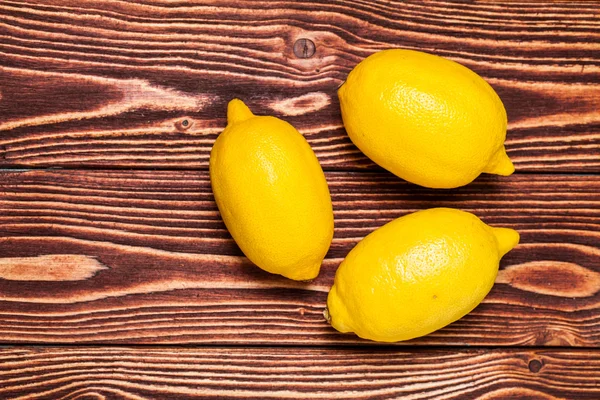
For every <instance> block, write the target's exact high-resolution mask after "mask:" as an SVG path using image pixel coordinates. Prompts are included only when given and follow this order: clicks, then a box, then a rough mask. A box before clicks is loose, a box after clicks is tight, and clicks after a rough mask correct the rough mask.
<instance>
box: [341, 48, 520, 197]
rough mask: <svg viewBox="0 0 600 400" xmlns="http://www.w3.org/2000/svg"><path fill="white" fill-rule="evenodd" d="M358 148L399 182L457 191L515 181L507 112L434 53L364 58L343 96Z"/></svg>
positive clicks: (472, 78) (465, 72)
mask: <svg viewBox="0 0 600 400" xmlns="http://www.w3.org/2000/svg"><path fill="white" fill-rule="evenodd" d="M338 95H339V99H340V105H341V110H342V118H343V120H344V126H345V127H346V130H347V132H348V135H349V136H350V139H351V140H352V142H353V143H354V144H355V145H356V146H357V147H358V148H359V149H360V150H361V151H362V152H363V153H365V154H366V155H367V156H368V157H369V158H370V159H371V160H373V161H374V162H375V163H377V164H379V165H380V166H382V167H383V168H385V169H387V170H388V171H390V172H392V173H394V174H395V175H397V176H399V177H401V178H403V179H405V180H407V181H409V182H412V183H416V184H418V185H422V186H426V187H431V188H454V187H458V186H463V185H466V184H467V183H469V182H471V181H473V180H474V179H475V178H476V177H477V176H479V175H480V174H481V173H482V172H486V173H490V174H498V175H510V174H512V173H513V172H514V166H513V164H512V162H511V161H510V159H509V158H508V156H507V155H506V150H505V148H504V139H505V138H506V123H507V117H506V111H505V109H504V106H503V104H502V101H501V100H500V98H499V97H498V95H497V94H496V92H495V91H494V89H492V87H491V86H490V85H488V84H487V82H486V81H485V80H483V79H482V78H481V77H480V76H479V75H477V74H476V73H475V72H473V71H471V70H470V69H468V68H466V67H464V66H462V65H460V64H458V63H455V62H454V61H450V60H447V59H445V58H442V57H438V56H435V55H432V54H427V53H423V52H419V51H412V50H400V49H396V50H385V51H381V52H378V53H375V54H372V55H371V56H369V57H367V58H366V59H364V60H363V61H362V62H360V63H359V64H358V65H357V66H356V67H355V68H354V69H353V70H352V72H350V75H348V79H347V81H346V82H345V83H344V84H343V85H342V86H341V88H340V89H339V90H338Z"/></svg>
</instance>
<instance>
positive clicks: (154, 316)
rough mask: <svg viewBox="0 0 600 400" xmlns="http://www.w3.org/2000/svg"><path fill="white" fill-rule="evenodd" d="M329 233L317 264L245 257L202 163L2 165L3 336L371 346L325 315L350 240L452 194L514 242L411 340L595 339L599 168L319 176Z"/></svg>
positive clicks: (452, 201)
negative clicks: (481, 285) (329, 213)
mask: <svg viewBox="0 0 600 400" xmlns="http://www.w3.org/2000/svg"><path fill="white" fill-rule="evenodd" d="M326 176H327V180H328V182H329V185H330V188H331V193H332V197H333V205H334V211H335V224H336V228H335V237H334V241H333V244H332V247H331V250H330V252H329V254H328V257H327V259H326V261H325V263H324V266H323V268H322V271H321V274H320V275H319V277H318V278H317V279H316V280H315V281H313V282H311V283H300V282H293V281H291V280H288V279H285V278H282V277H277V276H274V275H270V274H268V273H266V272H264V271H262V270H260V269H258V268H257V267H255V266H253V265H251V264H250V263H249V262H248V261H247V260H246V259H245V258H244V257H243V256H242V254H241V253H240V250H239V249H238V247H237V246H236V245H235V243H234V242H233V241H232V239H231V237H230V236H229V233H228V232H227V231H226V229H225V227H224V225H223V223H222V221H221V218H220V216H219V214H218V210H217V208H216V206H215V204H214V202H213V197H212V192H211V190H210V182H209V179H208V174H207V172H202V171H196V172H192V171H180V172H178V171H162V172H161V171H116V170H113V171H70V170H66V171H50V170H47V171H4V172H1V173H0V342H3V343H66V342H73V343H92V342H93V343H117V342H121V343H195V344H218V343H221V344H239V345H247V344H298V345H314V344H331V345H343V344H356V343H361V344H368V345H372V344H373V343H371V342H366V341H360V340H358V339H357V338H356V337H355V336H353V335H342V334H339V333H337V332H336V331H334V330H333V329H332V328H330V327H329V326H328V325H327V323H326V322H325V320H324V318H323V316H322V312H323V309H324V305H325V300H326V295H327V291H328V290H329V287H330V285H331V284H332V282H333V277H334V274H335V270H336V267H337V265H338V264H339V262H340V261H341V260H342V258H343V257H344V256H345V255H346V254H347V252H348V251H349V250H350V249H351V248H352V247H353V246H354V245H355V244H356V243H357V242H358V241H359V240H360V239H361V238H362V237H364V236H365V235H367V234H368V233H370V232H371V231H373V230H374V229H376V228H377V227H379V226H381V225H383V224H384V223H386V222H388V221H390V220H392V219H394V218H397V217H399V216H401V215H404V214H406V213H408V212H411V211H415V210H417V209H424V208H430V207H438V206H446V207H455V208H460V209H464V210H468V211H471V212H474V213H475V214H477V215H478V216H480V217H481V218H482V219H483V220H484V221H485V222H487V223H490V224H492V225H497V226H507V227H512V228H515V229H517V230H518V231H519V232H520V233H521V236H522V241H521V244H520V245H519V246H518V247H517V248H516V249H515V250H513V251H512V252H510V253H509V254H508V255H507V256H506V257H505V258H504V259H503V261H502V264H501V267H502V270H501V272H500V274H499V276H498V280H497V284H496V285H495V287H494V289H493V290H492V292H491V293H490V295H489V296H488V297H487V298H486V300H485V301H484V303H483V304H482V305H481V306H480V307H478V308H477V309H476V310H475V311H474V312H473V313H471V314H470V315H468V316H467V317H465V318H464V319H462V320H460V321H458V322H456V323H454V324H452V325H450V326H449V327H447V328H445V329H443V330H441V331H439V332H436V333H433V334H431V335H429V336H427V337H424V338H422V339H418V340H416V341H413V342H412V343H413V344H429V345H431V344H434V345H447V344H452V345H466V344H468V345H560V346H586V347H597V346H600V301H599V300H600V292H599V290H600V239H599V238H600V229H599V228H600V208H599V207H598V205H599V202H600V199H599V198H598V193H599V192H600V177H598V176H581V175H564V176H563V175H517V176H513V177H510V178H501V177H486V178H482V179H478V180H477V181H475V182H474V183H473V184H471V185H468V186H466V187H463V188H460V189H456V190H447V191H440V190H428V189H423V188H420V187H417V186H414V185H410V184H407V183H405V182H403V181H401V180H400V179H397V178H396V177H393V176H392V175H390V174H384V173H366V172H360V173H351V172H330V173H327V174H326Z"/></svg>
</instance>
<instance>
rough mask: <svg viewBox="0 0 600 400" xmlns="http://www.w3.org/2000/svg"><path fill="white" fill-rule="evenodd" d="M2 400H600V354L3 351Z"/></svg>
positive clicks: (0, 356) (0, 364)
mask: <svg viewBox="0 0 600 400" xmlns="http://www.w3.org/2000/svg"><path fill="white" fill-rule="evenodd" d="M0 396H1V397H2V398H11V399H21V398H23V399H42V398H43V399H49V398H52V399H58V398H61V399H62V398H64V399H104V398H108V399H116V398H118V399H136V400H138V399H155V398H169V399H187V398H192V397H193V398H198V397H200V398H213V399H248V398H252V399H271V398H276V399H283V398H285V399H302V400H304V399H391V398H403V399H404V398H410V399H419V400H424V399H436V400H442V399H443V400H450V399H461V400H463V399H474V398H478V399H547V400H553V399H578V400H583V399H598V398H599V397H600V351H598V350H592V351H576V350H568V351H561V350H541V349H535V350H515V349H506V350H502V349H497V350H456V351H450V350H442V351H440V350H425V349H423V350H414V349H413V350H411V351H407V350H405V351H377V350H370V351H364V350H363V351H360V350H327V349H285V348H280V349H261V348H254V349H227V348H205V349H183V348H169V349H161V348H143V349H134V348H114V347H113V348H110V347H109V348H97V347H94V348H88V347H76V348H61V347H58V348H30V349H24V348H5V349H2V350H1V351H0ZM20 396H22V397H20Z"/></svg>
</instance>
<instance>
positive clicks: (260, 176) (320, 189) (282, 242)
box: [210, 99, 333, 280]
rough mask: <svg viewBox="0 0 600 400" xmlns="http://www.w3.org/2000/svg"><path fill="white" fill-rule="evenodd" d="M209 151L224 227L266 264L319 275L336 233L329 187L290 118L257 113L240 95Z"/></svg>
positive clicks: (291, 273) (297, 275) (298, 276)
mask: <svg viewBox="0 0 600 400" xmlns="http://www.w3.org/2000/svg"><path fill="white" fill-rule="evenodd" d="M227 121H228V123H227V127H226V128H225V130H224V131H223V133H221V134H220V135H219V137H218V138H217V140H216V141H215V144H214V146H213V149H212V151H211V153H210V180H211V184H212V188H213V192H214V195H215V200H216V202H217V206H218V207H219V211H220V213H221V215H222V217H223V220H224V221H225V225H226V226H227V229H228V230H229V232H230V233H231V235H232V236H233V238H234V240H235V241H236V243H237V244H238V246H239V247H240V248H241V249H242V251H243V252H244V254H245V255H246V256H247V257H248V259H250V261H252V262H253V263H254V264H256V265H257V266H259V267H260V268H262V269H264V270H265V271H268V272H271V273H274V274H280V275H283V276H285V277H288V278H291V279H295V280H310V279H313V278H315V277H316V276H317V275H318V274H319V269H320V267H321V263H322V261H323V258H324V257H325V254H326V253H327V250H328V249H329V245H330V244H331V239H332V237H333V210H332V205H331V197H330V194H329V188H328V187H327V182H326V180H325V175H324V174H323V170H322V169H321V166H320V165H319V162H318V160H317V157H316V156H315V154H314V152H313V151H312V149H311V148H310V146H309V144H308V142H307V141H306V139H304V137H303V136H302V135H301V134H300V133H299V132H298V131H297V130H296V129H295V128H294V127H293V126H292V125H290V124H289V123H287V122H285V121H282V120H280V119H278V118H275V117H270V116H255V115H254V114H252V112H251V111H250V109H248V107H247V106H246V105H245V104H244V103H243V102H242V101H241V100H239V99H234V100H232V101H231V102H230V103H229V105H228V109H227Z"/></svg>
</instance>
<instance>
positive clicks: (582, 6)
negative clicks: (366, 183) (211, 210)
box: [0, 0, 600, 172]
mask: <svg viewBox="0 0 600 400" xmlns="http://www.w3.org/2000/svg"><path fill="white" fill-rule="evenodd" d="M599 16H600V3H598V2H594V1H590V2H550V3H549V2H547V1H531V2H505V3H498V4H493V3H486V2H478V3H469V4H463V3H460V2H459V3H456V2H447V1H441V0H436V1H429V2H425V3H423V2H417V1H403V2H394V1H386V2H383V1H381V2H369V1H349V0H336V1H324V0H323V1H319V2H315V1H280V2H277V6H274V5H273V3H272V2H267V1H247V2H241V1H237V0H236V1H233V0H227V1H218V2H215V1H207V2H176V3H172V2H164V1H147V2H141V3H133V2H113V1H108V0H106V1H105V0H93V1H92V0H84V1H76V2H75V1H68V0H51V1H46V2H43V3H40V2H36V1H32V0H27V1H12V0H9V1H2V2H0V165H2V166H4V167H30V166H36V167H42V166H52V167H56V166H61V167H73V168H76V167H105V168H109V167H110V168H113V167H114V168H125V167H136V168H152V169H156V168H161V169H172V168H178V169H179V168H182V169H187V168H194V169H197V168H206V166H207V160H208V155H209V151H210V148H211V146H212V143H213V141H214V139H215V137H216V135H217V134H218V133H219V132H220V131H221V130H222V128H223V127H224V124H225V107H226V103H227V102H228V101H229V100H230V99H231V98H233V97H240V98H242V99H244V100H245V101H246V102H247V103H248V104H249V106H250V107H251V108H252V109H253V110H254V111H255V112H256V113H258V114H274V115H277V116H280V117H284V118H285V119H287V120H288V121H290V122H291V123H293V124H294V125H295V126H297V127H298V128H299V129H300V130H301V132H302V133H303V134H304V135H305V136H306V137H307V139H308V140H309V142H310V144H311V145H312V146H313V148H314V149H315V151H316V153H317V154H318V156H319V159H320V160H321V162H322V164H323V165H324V166H325V168H327V169H331V170H333V169H340V168H341V169H355V168H372V167H373V164H372V163H371V162H370V161H369V160H368V159H366V158H365V156H364V155H362V154H361V153H360V152H359V151H358V149H356V148H355V147H354V146H353V145H352V144H351V142H350V140H349V139H348V137H347V135H346V133H345V131H344V129H343V128H342V125H341V118H340V115H339V104H338V101H337V96H336V94H335V93H336V88H337V87H338V86H339V85H340V84H341V83H342V82H343V80H344V79H345V77H346V76H347V74H348V72H349V71H350V70H351V69H352V68H353V67H354V65H356V64H357V63H358V62H359V61H360V60H361V59H363V58H364V57H366V56H368V55H369V54H371V53H373V52H375V51H378V50H381V49H385V48H390V47H402V48H409V49H420V50H424V51H428V52H433V53H436V54H439V55H442V56H445V57H448V58H451V59H453V60H456V61H458V62H461V63H463V64H464V65H466V66H468V67H470V68H472V69H473V70H475V71H476V72H478V73H480V74H481V75H482V76H484V77H485V78H486V79H487V80H488V81H489V82H490V84H491V85H492V86H493V87H494V88H495V89H496V90H497V91H498V93H499V94H500V96H501V98H502V99H503V100H504V102H505V104H506V108H507V110H508V115H509V121H510V124H509V128H510V129H509V133H508V139H507V147H508V152H509V155H510V156H511V158H513V160H514V161H515V164H516V167H517V171H539V172H546V171H577V172H586V171H587V172H600V133H599V132H600V57H599V54H600V18H599ZM302 38H307V39H311V40H312V41H313V42H314V43H315V44H316V53H315V55H314V56H312V57H311V58H298V57H297V56H295V55H294V52H293V46H294V43H295V42H296V41H297V40H298V39H302ZM184 121H186V122H187V124H184V123H183V122H184Z"/></svg>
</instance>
